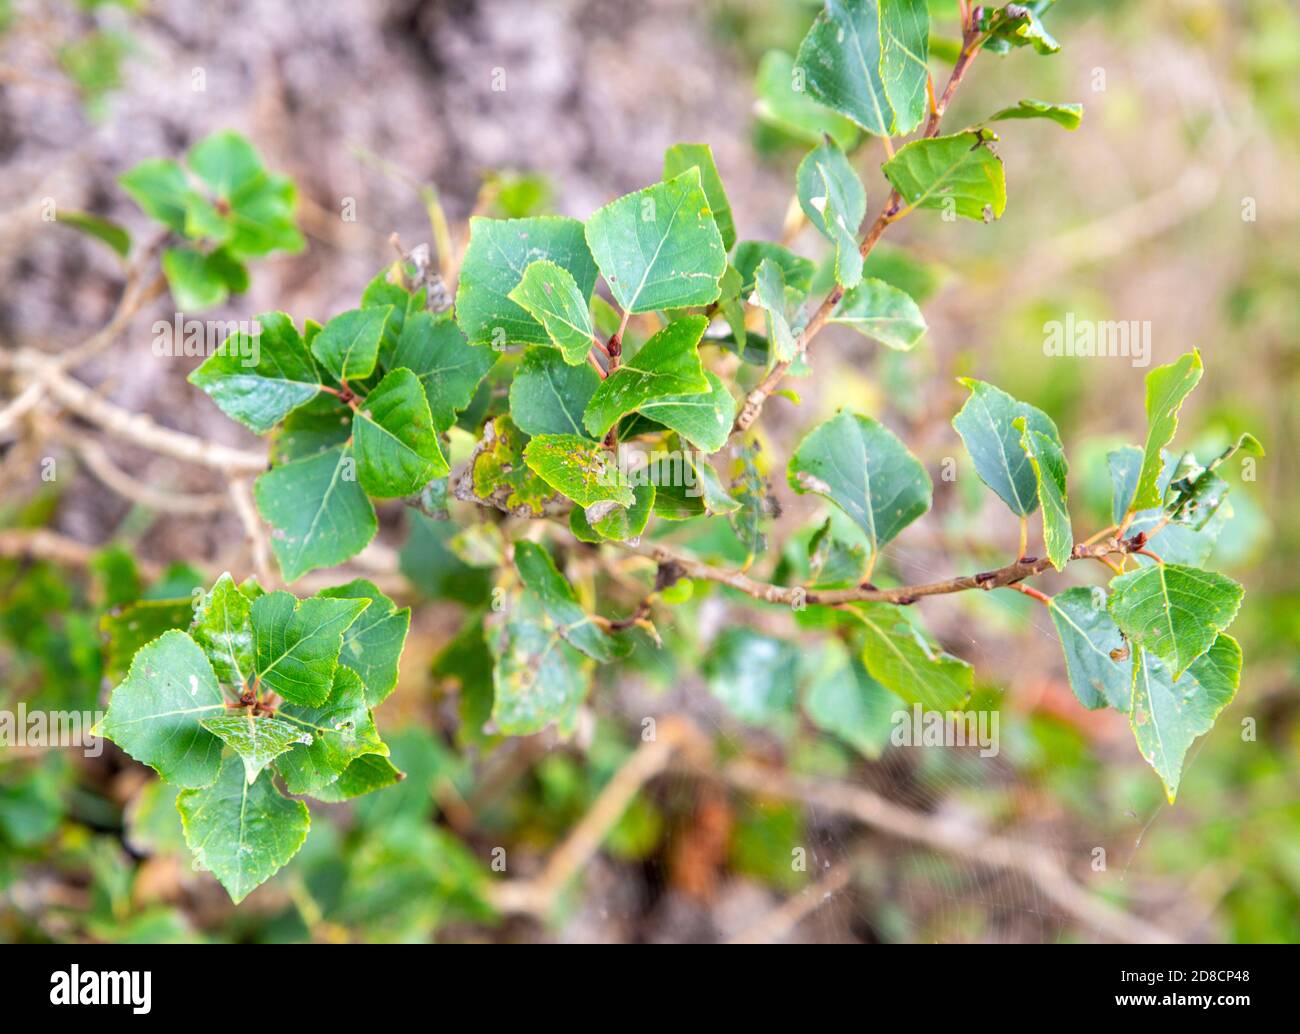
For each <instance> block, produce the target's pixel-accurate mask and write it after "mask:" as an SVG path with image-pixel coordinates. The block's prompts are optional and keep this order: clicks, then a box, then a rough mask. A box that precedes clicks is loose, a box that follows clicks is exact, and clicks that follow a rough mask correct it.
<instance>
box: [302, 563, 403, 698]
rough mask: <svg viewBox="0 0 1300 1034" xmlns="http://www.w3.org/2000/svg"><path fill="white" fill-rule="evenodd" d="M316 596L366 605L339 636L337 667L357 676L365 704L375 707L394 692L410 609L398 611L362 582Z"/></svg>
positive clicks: (356, 580) (369, 585)
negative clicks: (353, 672) (362, 690)
mask: <svg viewBox="0 0 1300 1034" xmlns="http://www.w3.org/2000/svg"><path fill="white" fill-rule="evenodd" d="M317 595H318V596H323V597H325V598H327V599H336V600H369V601H370V606H368V607H367V608H366V609H365V610H363V611H362V612H361V616H360V617H358V618H357V619H356V620H355V621H354V622H352V624H351V625H349V626H348V628H347V631H345V632H344V633H343V646H342V648H341V649H340V650H339V663H340V664H345V665H347V666H348V667H349V668H351V669H352V670H353V671H355V672H356V673H357V674H358V675H360V676H361V681H362V682H363V683H364V684H365V687H366V703H367V704H369V705H370V706H371V707H378V706H379V705H380V704H381V703H383V702H384V701H385V700H387V699H388V696H389V694H390V693H392V692H393V690H394V689H396V688H397V665H398V661H400V660H401V657H402V647H403V646H404V645H405V644H406V633H407V630H408V629H409V628H410V627H411V608H410V607H402V608H401V609H400V610H399V609H398V608H397V604H395V603H394V602H393V601H392V600H390V599H389V598H388V597H387V596H385V595H384V594H383V593H382V592H380V591H379V588H378V586H376V585H375V583H374V582H371V581H367V580H366V579H365V578H357V579H355V580H353V581H350V582H348V583H347V584H346V585H336V586H334V587H333V588H329V589H322V590H321V591H320V592H319V593H317Z"/></svg>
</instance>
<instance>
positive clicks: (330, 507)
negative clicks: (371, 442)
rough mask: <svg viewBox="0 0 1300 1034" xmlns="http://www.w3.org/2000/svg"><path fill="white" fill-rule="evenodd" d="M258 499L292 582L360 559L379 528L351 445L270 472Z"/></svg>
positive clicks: (277, 554)
mask: <svg viewBox="0 0 1300 1034" xmlns="http://www.w3.org/2000/svg"><path fill="white" fill-rule="evenodd" d="M253 494H254V496H255V498H256V499H257V509H258V512H259V513H261V515H262V516H263V517H264V518H265V519H266V521H267V523H268V524H270V525H271V527H272V528H273V529H275V530H274V533H273V534H272V536H271V549H272V551H273V552H274V553H275V558H276V560H277V561H279V563H280V570H281V571H282V572H283V574H284V577H285V580H286V581H290V582H292V581H294V580H295V579H297V578H300V577H301V576H302V575H304V574H306V573H307V572H308V571H314V570H315V569H316V568H318V567H332V566H334V565H335V564H341V563H343V561H345V560H347V559H349V558H350V557H354V556H356V555H357V554H358V553H360V552H361V550H362V549H364V548H365V546H366V544H367V543H368V542H369V541H370V540H371V539H372V538H374V536H375V530H376V528H377V527H378V523H377V521H376V520H375V510H374V507H372V506H371V505H370V500H368V499H367V498H366V493H365V492H364V491H363V490H362V488H361V486H360V485H359V484H357V481H356V472H355V462H354V460H353V458H352V450H351V448H349V447H347V446H342V445H336V446H335V447H334V448H332V449H326V450H325V451H324V452H321V453H317V454H316V455H314V456H309V457H308V458H306V459H302V460H295V461H294V462H292V463H286V464H284V466H282V467H275V468H273V469H271V470H269V471H267V472H266V473H265V474H263V475H261V476H260V477H259V478H258V479H257V481H256V482H255V484H254V486H253Z"/></svg>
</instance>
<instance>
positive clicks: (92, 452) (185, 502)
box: [55, 432, 226, 514]
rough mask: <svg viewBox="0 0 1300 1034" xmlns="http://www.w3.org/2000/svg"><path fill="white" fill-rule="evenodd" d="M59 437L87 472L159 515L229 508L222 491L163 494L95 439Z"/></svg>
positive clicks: (57, 434)
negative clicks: (116, 461)
mask: <svg viewBox="0 0 1300 1034" xmlns="http://www.w3.org/2000/svg"><path fill="white" fill-rule="evenodd" d="M55 437H57V438H58V439H59V440H60V441H62V442H63V443H64V444H66V445H68V446H69V447H70V448H71V449H73V451H75V452H76V454H77V455H78V456H80V457H81V459H82V462H84V463H85V465H86V469H87V470H89V471H90V472H91V473H92V474H94V475H95V477H96V478H98V479H99V480H100V481H101V482H103V484H104V485H106V486H107V487H108V488H111V489H112V490H113V491H114V492H116V493H117V494H118V495H120V496H122V497H123V498H124V499H129V500H130V501H131V502H133V503H136V504H137V505H139V506H143V507H145V508H147V509H150V510H157V511H158V512H159V513H183V514H204V513H216V512H218V511H219V510H222V509H224V508H225V506H226V499H225V497H224V496H223V495H221V494H220V493H219V492H205V493H200V494H194V495H185V494H181V493H176V492H161V491H159V490H158V489H156V488H153V487H152V486H150V485H146V484H144V483H143V482H141V481H137V480H136V479H135V478H133V477H132V476H131V475H130V474H128V473H126V471H124V470H122V468H121V467H119V466H117V464H115V463H114V462H113V460H112V459H111V458H110V457H109V455H108V453H107V452H106V451H105V450H104V447H103V446H102V445H100V444H99V442H97V441H95V440H94V439H93V438H85V437H82V438H81V439H80V440H74V436H73V435H70V434H68V433H67V432H57V433H56V435H55Z"/></svg>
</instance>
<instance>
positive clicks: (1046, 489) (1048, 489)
mask: <svg viewBox="0 0 1300 1034" xmlns="http://www.w3.org/2000/svg"><path fill="white" fill-rule="evenodd" d="M1011 426H1012V427H1014V428H1015V429H1016V430H1017V431H1019V432H1020V447H1021V448H1022V449H1024V451H1025V455H1026V456H1028V457H1029V465H1030V466H1031V467H1033V469H1034V479H1035V482H1036V484H1037V494H1038V503H1039V505H1040V506H1041V507H1042V509H1043V541H1044V543H1045V544H1046V545H1047V557H1048V559H1049V560H1051V561H1052V566H1053V567H1055V568H1056V569H1057V570H1058V571H1064V570H1065V565H1066V564H1068V563H1069V562H1070V554H1071V553H1073V552H1074V531H1073V529H1072V528H1071V526H1070V506H1069V503H1068V502H1067V500H1066V475H1067V473H1068V472H1069V469H1070V468H1069V464H1068V463H1066V461H1065V450H1063V449H1062V448H1061V442H1060V439H1058V438H1057V437H1056V436H1055V435H1046V434H1043V433H1042V432H1041V431H1035V430H1032V429H1031V428H1030V427H1029V426H1028V423H1027V420H1026V418H1025V417H1023V416H1018V417H1016V418H1015V420H1013V421H1012V422H1011Z"/></svg>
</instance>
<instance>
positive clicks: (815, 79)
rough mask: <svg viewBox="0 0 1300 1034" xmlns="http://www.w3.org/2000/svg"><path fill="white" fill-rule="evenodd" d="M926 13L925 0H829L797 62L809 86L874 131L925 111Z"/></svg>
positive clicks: (892, 128) (907, 125)
mask: <svg viewBox="0 0 1300 1034" xmlns="http://www.w3.org/2000/svg"><path fill="white" fill-rule="evenodd" d="M929 30H930V18H929V12H928V10H927V8H926V5H925V3H924V0H826V5H825V7H824V8H823V9H822V10H821V11H820V12H819V13H818V15H817V20H816V21H814V22H813V24H812V28H810V29H809V30H808V34H807V35H806V36H805V37H804V39H803V42H802V43H801V44H800V45H799V56H798V57H797V58H796V59H795V65H796V67H797V68H799V69H801V70H802V71H803V73H804V75H805V77H806V79H807V85H808V92H809V93H810V94H811V95H812V97H813V98H814V99H815V100H817V101H820V102H821V103H822V104H825V105H826V106H827V107H828V108H832V109H834V110H835V111H838V112H842V113H843V114H845V115H847V116H849V118H851V119H853V121H854V122H856V123H857V124H858V125H859V126H861V127H862V128H863V129H865V130H866V131H867V132H868V133H871V134H873V135H874V136H905V135H906V134H908V133H910V132H911V131H912V130H914V129H915V128H916V127H917V126H918V125H920V123H921V119H922V118H924V117H925V102H926V74H927V69H926V62H927V61H928V59H929Z"/></svg>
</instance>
